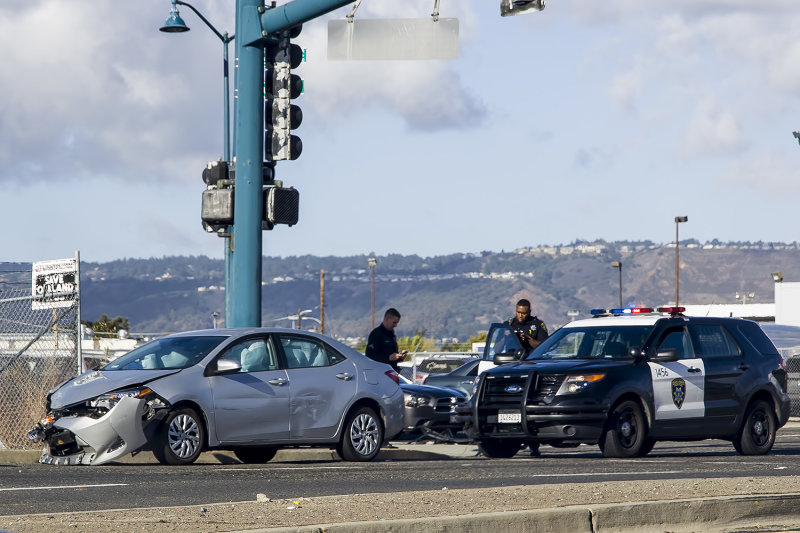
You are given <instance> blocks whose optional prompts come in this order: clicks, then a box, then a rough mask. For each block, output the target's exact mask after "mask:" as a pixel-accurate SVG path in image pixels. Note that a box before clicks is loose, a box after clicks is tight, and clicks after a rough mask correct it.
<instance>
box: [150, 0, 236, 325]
mask: <svg viewBox="0 0 800 533" xmlns="http://www.w3.org/2000/svg"><path fill="white" fill-rule="evenodd" d="M179 5H181V6H186V7H188V8H189V9H191V10H192V11H194V12H195V14H196V15H197V16H198V17H200V20H202V21H203V22H204V23H205V24H206V26H208V27H209V28H210V29H211V31H213V32H214V35H216V36H217V37H219V40H220V41H222V78H223V94H224V105H225V108H224V110H223V117H224V121H225V125H224V142H225V146H224V148H223V156H224V158H225V161H231V141H230V122H231V120H230V107H231V106H230V96H229V93H230V83H229V77H228V43H230V42H231V41H232V40H233V39H234V36H233V35H230V36H229V35H228V32H225V33H220V32H219V31H218V30H217V28H215V27H214V25H213V24H211V23H210V22H209V21H208V19H206V18H205V17H204V16H203V15H202V13H200V12H199V11H198V10H197V9H195V7H194V6H193V5H191V4H187V3H186V2H182V1H181V0H172V8H171V9H170V10H169V17H167V20H166V21H165V22H164V25H163V26H161V27H160V28H159V30H160V31H163V32H164V33H184V32H187V31H189V29H190V28H189V26H187V25H186V23H185V22H184V21H183V19H182V18H181V15H180V13H179V12H178V6H179ZM224 238H225V240H224V246H225V248H224V257H225V317H226V318H227V319H228V320H231V317H232V314H233V313H231V302H230V300H231V293H232V292H233V290H232V287H231V285H232V284H231V283H230V282H229V280H230V279H231V238H230V236H228V235H225V237H224Z"/></svg>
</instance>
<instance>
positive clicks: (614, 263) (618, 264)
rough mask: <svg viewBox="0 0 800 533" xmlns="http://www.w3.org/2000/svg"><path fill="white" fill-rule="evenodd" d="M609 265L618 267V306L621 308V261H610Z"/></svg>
mask: <svg viewBox="0 0 800 533" xmlns="http://www.w3.org/2000/svg"><path fill="white" fill-rule="evenodd" d="M611 267H612V268H618V269H619V306H620V308H622V261H611Z"/></svg>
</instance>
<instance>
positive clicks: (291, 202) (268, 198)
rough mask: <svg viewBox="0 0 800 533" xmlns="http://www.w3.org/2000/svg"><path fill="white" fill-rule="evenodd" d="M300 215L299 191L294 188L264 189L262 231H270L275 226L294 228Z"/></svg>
mask: <svg viewBox="0 0 800 533" xmlns="http://www.w3.org/2000/svg"><path fill="white" fill-rule="evenodd" d="M299 213H300V191H298V190H297V189H295V188H294V187H289V188H286V187H267V188H265V189H264V218H263V220H262V221H261V228H262V229H272V227H273V226H274V225H275V224H287V225H289V226H294V225H295V224H297V219H298V218H299Z"/></svg>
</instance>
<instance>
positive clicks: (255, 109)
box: [225, 0, 352, 327]
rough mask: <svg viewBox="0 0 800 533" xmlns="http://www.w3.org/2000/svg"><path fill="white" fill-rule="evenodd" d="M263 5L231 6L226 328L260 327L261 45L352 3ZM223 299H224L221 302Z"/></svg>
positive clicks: (314, 0) (245, 0) (252, 1)
mask: <svg viewBox="0 0 800 533" xmlns="http://www.w3.org/2000/svg"><path fill="white" fill-rule="evenodd" d="M262 2H263V0H237V2H236V32H235V33H236V51H237V55H238V73H237V76H236V88H237V97H236V105H235V112H234V132H233V135H234V154H235V155H236V178H235V180H236V185H235V188H234V205H235V206H236V208H235V210H234V218H233V231H232V233H231V237H230V238H231V250H232V251H231V253H230V268H229V269H227V271H226V279H225V290H226V292H227V293H228V294H229V295H230V296H229V298H230V310H229V313H228V315H227V316H226V325H227V326H228V327H258V326H261V256H262V250H261V236H262V233H261V231H262V230H261V220H262V216H263V209H264V206H263V205H262V203H263V200H262V194H263V193H262V189H263V175H262V173H263V161H264V85H263V84H264V41H265V39H268V38H270V36H271V35H272V34H275V33H278V32H281V31H284V30H288V29H289V28H291V27H292V26H296V25H298V24H302V23H304V22H307V21H309V20H312V19H314V18H316V17H319V16H321V15H324V14H325V13H329V12H330V11H333V10H334V9H338V8H340V7H343V6H345V5H348V4H350V3H351V2H352V0H346V1H345V0H293V1H292V2H289V3H287V4H284V5H282V6H280V7H274V8H271V9H265V8H264V7H263V3H262ZM227 297H228V296H226V298H227Z"/></svg>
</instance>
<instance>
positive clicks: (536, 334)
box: [505, 298, 547, 352]
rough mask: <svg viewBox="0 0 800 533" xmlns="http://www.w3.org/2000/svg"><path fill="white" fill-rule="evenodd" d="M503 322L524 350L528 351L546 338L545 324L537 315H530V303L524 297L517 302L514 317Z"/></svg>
mask: <svg viewBox="0 0 800 533" xmlns="http://www.w3.org/2000/svg"><path fill="white" fill-rule="evenodd" d="M505 323H506V324H508V325H509V326H511V329H513V330H514V333H516V334H517V336H518V337H519V341H520V343H522V347H523V348H525V351H526V352H530V351H531V350H533V349H534V348H536V347H537V346H539V345H540V344H541V343H542V341H543V340H545V339H546V338H547V326H545V325H544V322H542V321H541V320H539V318H538V317H536V316H532V315H531V303H530V302H529V301H528V300H526V299H525V298H523V299H521V300H520V301H518V302H517V308H516V312H515V314H514V318H510V319H508V320H506V321H505Z"/></svg>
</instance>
